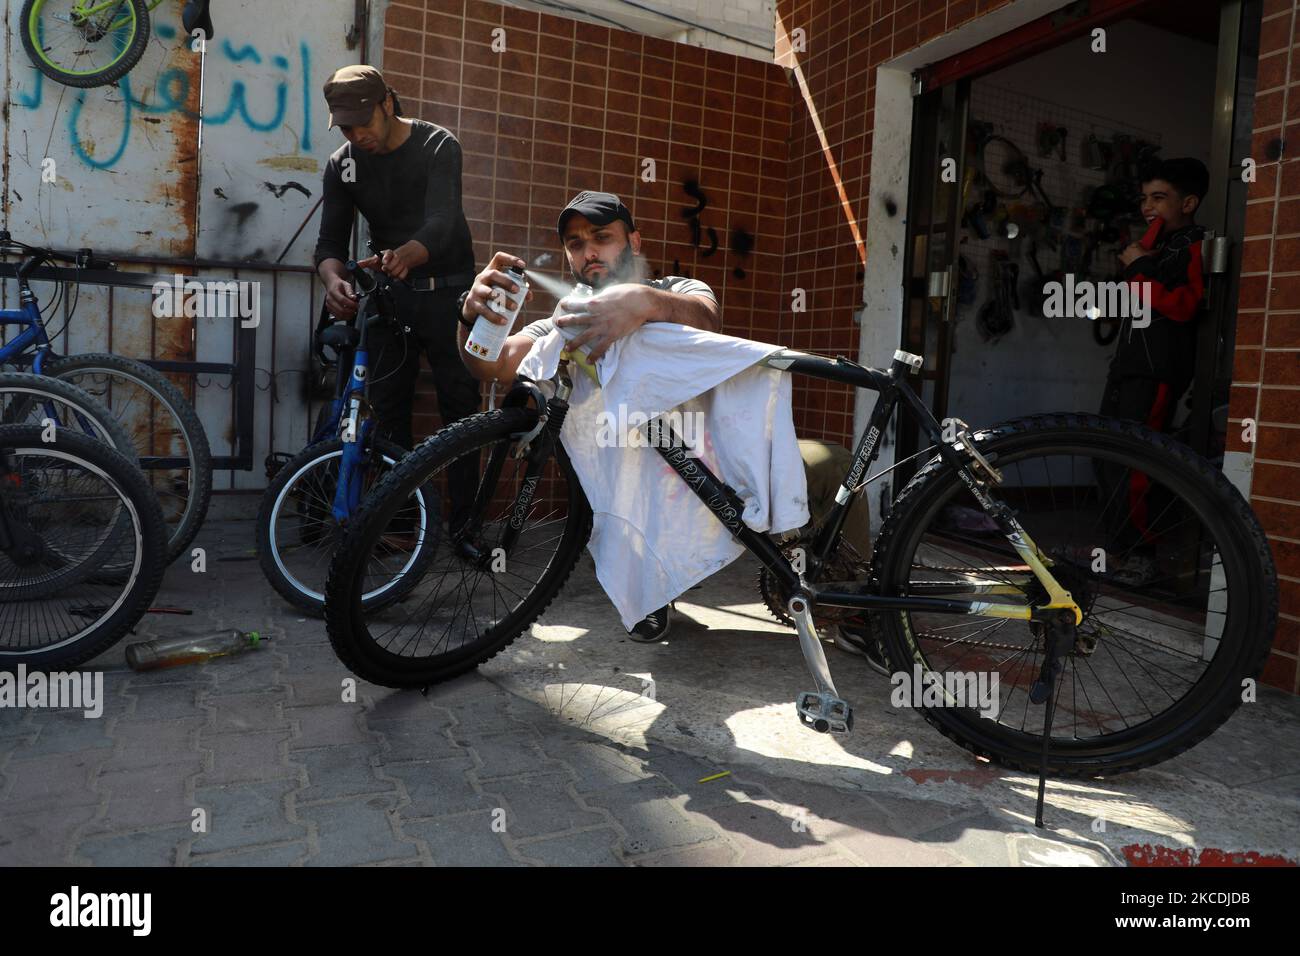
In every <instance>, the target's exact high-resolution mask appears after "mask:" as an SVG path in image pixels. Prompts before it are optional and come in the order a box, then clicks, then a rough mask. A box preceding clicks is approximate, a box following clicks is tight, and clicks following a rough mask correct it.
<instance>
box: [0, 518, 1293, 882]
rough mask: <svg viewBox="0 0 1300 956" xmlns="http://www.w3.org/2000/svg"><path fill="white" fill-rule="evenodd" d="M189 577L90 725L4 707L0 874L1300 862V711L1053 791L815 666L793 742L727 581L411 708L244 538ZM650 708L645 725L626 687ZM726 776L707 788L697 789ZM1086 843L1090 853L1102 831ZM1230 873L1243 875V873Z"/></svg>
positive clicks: (109, 664)
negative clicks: (278, 587)
mask: <svg viewBox="0 0 1300 956" xmlns="http://www.w3.org/2000/svg"><path fill="white" fill-rule="evenodd" d="M197 544H198V545H201V546H203V547H205V548H206V550H207V555H208V570H207V572H205V573H204V574H194V573H191V572H190V570H189V569H188V567H185V566H178V567H174V568H172V569H171V570H170V571H169V572H168V577H167V581H166V583H165V586H164V591H163V593H162V594H161V595H160V597H159V601H158V603H160V604H170V605H179V606H183V607H189V608H192V609H193V610H194V614H193V616H191V617H170V616H168V617H164V616H161V615H150V616H148V617H147V618H146V619H145V621H144V622H142V624H141V626H140V628H139V632H138V634H137V635H136V636H135V637H129V638H128V639H127V640H126V641H123V642H122V643H121V644H119V645H118V646H117V647H114V648H112V649H110V650H109V651H108V652H106V653H105V654H103V655H102V656H101V657H99V658H98V659H96V660H95V661H92V662H90V664H88V665H87V668H88V669H92V670H97V671H102V673H103V675H104V687H105V695H106V699H105V702H104V711H103V715H102V716H101V717H99V718H97V719H85V718H83V717H82V716H81V715H80V713H70V712H59V711H51V710H36V709H27V710H17V709H0V865H8V866H12V865H51V864H71V865H146V866H152V865H158V866H298V865H301V866H339V865H357V866H398V865H410V864H419V865H440V866H456V865H491V866H626V865H637V866H728V865H744V866H769V865H780V866H785V865H790V866H822V865H846V866H888V865H914V866H969V865H1004V866H1010V865H1020V866H1027V865H1082V866H1116V865H1120V866H1122V865H1127V864H1129V863H1131V862H1133V861H1134V860H1135V859H1138V858H1145V857H1150V856H1152V855H1157V856H1159V855H1161V854H1163V853H1165V852H1166V851H1171V852H1180V851H1188V850H1190V851H1191V859H1193V860H1195V859H1197V858H1198V854H1199V853H1202V852H1205V851H1223V852H1226V853H1229V854H1234V853H1235V854H1241V855H1242V859H1243V860H1244V861H1245V862H1249V861H1251V860H1254V859H1260V858H1262V859H1266V860H1271V861H1276V862H1291V863H1295V862H1296V861H1298V860H1300V800H1298V799H1297V793H1298V792H1300V786H1298V785H1300V734H1297V730H1300V705H1298V703H1297V701H1296V700H1295V699H1294V698H1291V697H1287V696H1285V695H1282V694H1276V693H1273V692H1271V691H1264V692H1263V693H1262V694H1261V699H1260V702H1259V703H1257V704H1254V705H1251V706H1247V707H1244V708H1243V709H1242V711H1241V712H1240V713H1239V714H1238V715H1236V716H1235V717H1234V718H1233V719H1232V720H1231V721H1230V722H1229V723H1228V724H1227V725H1226V726H1225V727H1224V728H1223V729H1222V730H1220V731H1219V732H1218V733H1216V734H1215V736H1214V737H1212V738H1210V740H1208V741H1206V742H1205V743H1203V744H1201V745H1200V746H1198V747H1197V748H1195V749H1194V750H1192V751H1190V752H1189V753H1188V754H1185V755H1183V756H1181V757H1179V758H1176V759H1175V760H1173V761H1169V762H1167V763H1165V764H1162V765H1160V766H1159V767H1157V768H1154V769H1152V770H1148V771H1143V772H1141V773H1137V774H1130V775H1127V776H1123V777H1118V778H1115V779H1113V780H1107V781H1088V782H1073V783H1068V784H1066V783H1062V784H1053V785H1052V786H1051V788H1050V789H1049V795H1050V800H1049V805H1048V812H1047V817H1048V824H1049V828H1048V829H1047V830H1045V831H1039V830H1035V829H1034V827H1033V826H1032V815H1033V795H1034V787H1035V782H1034V780H1033V779H1032V778H1029V777H1026V776H1024V775H1020V774H1016V773H1012V772H1008V771H1002V770H999V769H997V768H992V767H990V766H988V765H987V764H980V763H976V762H975V761H974V760H972V759H970V758H969V757H968V756H967V755H965V754H964V752H962V751H961V750H959V749H957V748H955V747H954V746H953V745H952V744H951V743H950V742H948V741H947V740H945V739H944V738H942V737H941V736H939V735H938V734H937V732H935V731H933V730H932V729H931V728H930V727H929V725H927V724H926V723H925V722H924V721H922V720H921V719H920V718H919V717H918V716H917V715H915V714H913V713H911V712H909V711H900V710H898V709H895V708H891V707H890V706H889V705H888V700H887V698H888V693H887V691H888V684H887V683H886V682H885V680H884V678H880V677H877V676H876V675H874V674H871V673H870V672H869V671H867V670H866V668H865V667H862V666H861V665H860V664H857V663H856V661H855V659H853V658H850V657H846V656H844V655H842V654H837V653H836V652H834V651H830V652H828V653H830V654H831V655H832V656H831V663H832V667H833V668H834V669H835V673H836V677H837V681H839V682H840V690H841V692H842V693H844V694H845V695H846V696H848V697H850V699H852V700H853V701H854V703H855V704H856V705H857V707H858V726H857V729H855V732H854V734H853V735H852V736H851V737H849V738H845V739H838V738H837V739H832V738H829V737H821V736H818V735H816V734H813V733H811V732H810V731H807V730H805V729H803V728H801V727H799V726H798V725H797V723H796V721H795V718H794V716H793V705H792V701H793V698H794V695H795V693H796V692H797V691H799V690H802V689H806V685H807V684H808V683H809V682H808V678H807V676H806V675H805V674H804V673H803V669H802V664H801V661H800V657H799V652H798V647H797V642H796V641H795V639H794V637H793V635H792V632H791V631H789V630H788V629H786V628H782V627H781V626H779V625H777V624H775V623H774V622H772V621H771V620H770V619H769V618H768V617H767V616H766V614H765V612H764V611H763V608H762V606H761V604H760V603H758V598H757V595H756V592H755V590H754V588H753V587H752V567H750V566H748V565H738V566H733V568H731V569H729V570H728V571H726V572H724V573H723V574H721V575H719V576H718V577H717V578H715V579H713V580H711V581H709V582H706V584H705V585H704V586H702V587H701V588H700V589H698V590H695V591H692V592H690V594H689V595H688V596H687V597H688V598H689V599H688V600H683V601H681V602H679V605H678V607H679V611H680V614H679V615H678V619H677V622H676V623H675V625H674V632H673V635H671V637H672V639H671V640H669V641H667V642H665V643H662V644H658V645H640V644H635V643H633V642H630V641H627V640H626V639H625V635H624V634H623V632H622V630H621V628H619V626H618V622H617V620H616V618H615V616H614V613H613V610H612V608H610V607H609V605H608V601H607V600H605V598H604V596H603V594H602V593H601V592H600V590H599V586H598V585H596V583H595V581H594V577H593V576H592V574H591V570H590V567H589V564H588V563H587V562H586V560H585V559H584V563H583V565H582V566H581V567H580V569H579V571H578V572H577V573H576V575H575V579H574V580H573V581H571V582H570V584H569V586H568V589H567V593H566V595H565V597H564V598H563V599H562V600H561V601H559V602H557V604H556V605H555V606H554V607H553V608H552V609H551V611H550V612H548V614H547V616H546V618H545V619H544V620H543V622H542V624H541V625H539V626H538V627H537V628H536V629H535V630H534V632H533V633H531V634H529V635H526V636H524V637H521V638H520V639H519V640H518V641H517V642H516V643H515V645H513V646H512V647H511V648H510V650H509V651H508V652H507V653H505V654H502V655H501V656H499V657H498V658H497V659H495V660H494V661H492V662H491V663H489V664H488V665H485V666H484V667H482V668H480V670H479V671H478V672H477V673H473V674H470V675H468V676H466V677H463V678H461V679H458V680H456V681H454V682H451V683H449V684H445V685H441V686H438V687H436V688H433V689H431V690H430V692H429V694H428V695H427V696H423V695H421V694H420V693H418V692H399V691H391V690H388V689H386V688H380V687H376V686H373V685H370V684H367V683H365V682H359V683H358V685H357V695H356V700H355V702H344V700H343V699H342V698H343V694H342V690H341V688H342V685H343V681H344V679H345V678H347V677H349V674H348V672H347V671H346V670H345V669H344V668H343V666H342V665H341V664H340V663H339V662H338V660H337V658H336V657H335V656H334V654H333V652H332V651H331V649H330V646H329V643H328V641H327V639H326V636H325V633H324V628H323V625H322V624H321V623H320V622H319V621H316V620H313V619H309V618H303V617H302V616H301V615H300V614H299V613H297V612H296V611H294V610H293V609H292V608H289V607H288V606H287V605H285V604H284V603H283V602H282V601H281V600H280V598H279V597H278V596H277V595H276V594H275V593H274V592H273V591H272V590H271V589H270V587H269V586H268V585H266V584H265V582H264V581H263V579H262V576H261V572H260V570H259V567H258V565H257V562H256V560H255V559H253V558H252V554H251V548H252V546H253V526H252V523H251V522H247V521H212V522H209V524H208V525H207V526H206V527H205V528H204V530H203V532H202V534H201V536H200V539H199V541H198V542H197ZM221 628H239V629H242V630H253V629H256V630H259V631H261V632H262V633H264V634H268V635H269V636H270V637H271V642H270V644H269V645H268V646H264V647H263V648H262V649H260V650H258V651H256V652H255V653H250V654H245V655H242V656H240V657H236V658H228V659H223V660H217V661H213V662H211V663H208V664H206V665H201V666H194V667H187V668H178V669H175V670H170V671H164V672H160V673H154V674H135V673H133V672H132V671H130V670H129V669H127V667H126V664H125V659H124V656H123V649H124V647H125V645H126V643H128V642H129V641H131V640H141V639H148V638H151V637H157V636H168V635H172V634H176V633H183V632H194V633H207V632H209V631H214V630H217V629H221ZM651 686H653V687H654V694H653V697H654V699H653V700H651V699H650V696H649V688H650V687H651ZM719 775H722V776H719ZM1099 827H1100V829H1099ZM1249 854H1254V856H1248V855H1249Z"/></svg>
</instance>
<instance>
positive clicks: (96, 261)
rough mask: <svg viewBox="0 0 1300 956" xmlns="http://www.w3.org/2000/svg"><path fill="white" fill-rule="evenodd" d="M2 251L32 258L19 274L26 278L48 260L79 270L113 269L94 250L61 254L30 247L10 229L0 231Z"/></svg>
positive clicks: (83, 249)
mask: <svg viewBox="0 0 1300 956" xmlns="http://www.w3.org/2000/svg"><path fill="white" fill-rule="evenodd" d="M0 251H3V252H20V253H22V254H23V255H25V256H30V257H31V258H30V259H29V260H28V261H27V262H25V263H24V264H23V266H22V267H21V268H20V269H19V273H20V274H21V275H23V276H24V277H25V276H26V275H27V274H28V273H30V272H31V271H32V270H33V269H35V268H36V267H37V266H38V265H40V264H41V263H42V262H46V261H47V260H51V259H53V260H57V261H59V262H67V263H70V264H72V265H75V266H76V267H77V268H78V269H112V268H113V263H112V262H111V261H110V260H108V259H101V258H99V257H98V256H96V255H95V252H94V250H93V249H90V248H86V247H83V248H81V249H78V250H77V251H76V252H75V253H73V252H59V251H58V250H56V249H46V248H44V247H43V246H29V245H27V243H25V242H19V241H18V240H17V239H15V238H13V236H11V235H10V234H9V230H8V229H0Z"/></svg>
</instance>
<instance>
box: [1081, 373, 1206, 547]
mask: <svg viewBox="0 0 1300 956" xmlns="http://www.w3.org/2000/svg"><path fill="white" fill-rule="evenodd" d="M1188 384H1189V379H1188V378H1187V377H1183V378H1180V379H1179V380H1178V381H1173V382H1168V381H1161V380H1159V379H1157V378H1150V377H1136V376H1127V375H1123V374H1119V373H1117V372H1115V371H1112V372H1111V374H1110V375H1109V376H1108V377H1107V379H1106V391H1105V393H1104V394H1103V395H1102V400H1101V408H1100V409H1099V411H1100V413H1101V414H1102V415H1105V416H1108V417H1111V418H1122V419H1126V420H1128V421H1135V422H1141V423H1142V424H1143V425H1146V426H1147V427H1148V428H1151V429H1154V430H1155V431H1164V430H1165V429H1166V428H1168V426H1169V423H1170V421H1172V420H1173V416H1174V412H1175V410H1176V403H1177V401H1178V400H1179V399H1180V398H1182V396H1183V392H1185V391H1186V390H1187V386H1188ZM1093 465H1094V471H1095V472H1096V475H1097V486H1098V491H1099V492H1100V493H1101V503H1102V505H1103V507H1104V508H1105V511H1104V514H1103V519H1104V520H1103V526H1104V527H1105V528H1106V530H1107V532H1108V534H1109V537H1110V540H1109V541H1108V542H1107V543H1106V548H1107V550H1108V551H1111V550H1117V551H1119V552H1122V553H1126V552H1128V551H1130V550H1133V549H1134V548H1140V547H1142V546H1144V545H1151V544H1153V543H1154V541H1155V539H1156V538H1157V537H1158V536H1159V534H1160V533H1161V532H1162V531H1163V530H1164V529H1165V528H1167V527H1168V526H1169V525H1171V524H1173V523H1174V521H1175V519H1176V518H1179V517H1182V515H1181V514H1180V513H1175V512H1173V511H1172V510H1171V508H1170V502H1171V498H1170V496H1169V493H1168V491H1166V490H1165V489H1164V487H1163V486H1160V485H1155V486H1153V485H1152V483H1151V481H1150V479H1149V478H1148V477H1147V476H1146V475H1144V474H1140V473H1136V472H1133V471H1131V470H1130V469H1128V468H1125V467H1124V466H1122V465H1117V464H1115V463H1114V462H1103V461H1100V460H1094V462H1093Z"/></svg>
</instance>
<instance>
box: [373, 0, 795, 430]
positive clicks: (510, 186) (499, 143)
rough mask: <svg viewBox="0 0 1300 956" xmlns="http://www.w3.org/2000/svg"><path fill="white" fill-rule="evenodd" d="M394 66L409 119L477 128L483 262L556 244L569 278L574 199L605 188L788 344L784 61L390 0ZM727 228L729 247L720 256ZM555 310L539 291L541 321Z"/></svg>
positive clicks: (483, 9) (665, 255)
mask: <svg viewBox="0 0 1300 956" xmlns="http://www.w3.org/2000/svg"><path fill="white" fill-rule="evenodd" d="M494 28H503V29H504V30H505V34H504V40H505V47H506V49H505V52H494V51H493V49H492V40H493V34H492V31H493V29H494ZM383 69H384V75H385V77H386V78H387V79H388V81H389V83H390V84H391V85H392V86H393V87H394V88H395V89H396V90H397V91H398V94H399V96H400V97H401V98H402V103H403V107H404V109H405V110H406V112H407V114H408V115H410V116H416V117H420V118H422V119H426V120H429V121H430V122H434V123H438V124H440V125H442V126H446V127H447V128H448V129H450V130H451V131H452V132H453V133H455V134H456V136H457V137H458V138H459V139H460V142H461V146H462V148H463V150H464V177H463V182H464V206H465V214H466V217H467V218H468V220H469V225H470V231H471V232H472V234H473V237H474V256H475V260H476V261H477V262H478V263H479V264H480V265H482V264H485V263H486V262H487V261H488V259H489V258H490V257H491V255H492V253H493V252H495V251H497V250H508V251H510V252H513V253H515V254H517V255H519V256H520V257H522V258H524V259H525V260H527V261H529V262H533V261H534V260H535V259H536V257H537V256H539V255H541V254H542V253H551V254H552V255H553V256H554V257H555V258H554V260H553V264H552V266H551V267H549V268H547V269H546V270H545V271H548V272H551V273H552V274H557V275H558V274H559V268H558V267H559V263H560V262H562V257H561V250H560V245H559V240H558V237H557V236H556V233H555V220H556V216H557V214H558V213H559V210H560V209H562V208H563V206H564V204H565V203H566V202H568V200H569V198H570V197H571V196H572V195H573V194H574V193H576V192H578V191H580V190H583V189H604V190H607V191H610V192H615V193H618V194H619V195H620V196H622V197H623V200H624V202H626V203H627V204H628V206H629V208H630V209H631V210H632V215H633V216H634V217H635V219H636V221H637V226H638V228H639V230H640V232H641V236H642V239H643V241H644V243H643V247H642V251H643V253H644V255H645V256H646V258H647V259H648V261H649V263H650V265H651V266H652V267H653V268H655V269H658V270H660V271H661V272H664V273H668V272H671V271H673V263H674V261H676V262H678V263H679V265H680V271H681V272H684V273H687V274H689V275H691V276H694V277H695V278H699V279H702V280H704V281H705V282H707V283H709V285H710V286H712V288H713V290H714V292H715V294H716V295H717V296H718V300H719V302H720V303H721V305H722V308H723V315H724V322H725V327H726V330H727V331H728V332H730V333H733V334H736V335H743V336H753V337H757V338H770V337H771V335H772V332H773V330H774V329H775V328H776V321H777V319H776V317H777V313H778V309H779V296H780V287H781V264H782V253H783V250H784V246H785V235H784V233H785V222H786V207H785V192H786V179H787V173H786V148H787V144H786V135H787V130H788V126H789V115H790V109H791V94H790V86H789V84H788V82H787V81H786V77H785V73H784V71H782V70H781V68H780V67H778V66H776V65H775V64H765V63H761V62H759V61H757V60H753V59H748V58H742V57H736V56H733V55H730V54H725V53H718V52H716V51H713V50H703V49H700V48H698V47H693V46H687V45H683V44H676V43H671V42H669V41H667V40H660V39H656V38H653V37H643V36H640V35H638V34H633V33H627V32H624V31H620V30H614V29H609V28H605V27H602V26H596V25H591V24H587V23H578V24H575V21H573V20H570V19H565V18H562V17H555V16H550V15H548V14H537V13H533V12H530V11H525V10H519V9H515V8H509V7H504V6H501V5H499V4H496V3H490V2H479V0H465V2H463V3H462V2H461V0H429V2H428V3H427V4H425V3H421V2H418V0H413V2H409V3H397V2H395V3H392V4H390V5H389V7H388V11H387V19H386V30H385V36H384V54H383ZM646 159H653V160H654V161H655V167H656V168H655V174H656V179H655V180H654V181H652V182H647V181H645V180H644V179H643V175H642V174H643V171H644V169H645V167H644V165H643V160H646ZM687 179H692V180H695V181H696V182H698V183H699V185H700V188H701V189H702V190H703V193H704V195H705V197H706V199H707V205H706V207H705V208H704V210H703V211H702V212H700V213H699V215H698V219H699V221H700V224H701V234H702V241H701V244H700V246H699V247H695V246H693V245H692V242H691V239H692V234H691V228H690V225H689V223H688V221H687V219H686V218H684V217H683V216H682V214H681V213H682V210H683V209H684V208H690V207H693V206H695V205H696V201H695V200H693V199H690V198H689V197H688V196H687V194H686V193H685V191H684V190H683V187H682V183H683V182H684V181H685V180H687ZM710 228H712V229H713V230H714V231H715V233H716V236H717V242H718V245H717V249H716V251H715V252H714V253H713V254H712V255H706V253H707V252H708V250H709V247H710V245H711V243H710V240H709V233H708V230H709V229H710ZM733 230H743V231H744V232H745V233H746V234H748V235H749V236H751V237H752V238H753V249H752V251H751V252H750V253H749V254H748V255H746V256H743V257H742V256H740V255H739V254H737V253H736V252H735V251H733V249H732V233H733ZM737 268H739V269H740V270H742V271H743V277H741V276H739V275H738V274H737V272H736V269H737ZM553 307H554V301H553V300H552V299H551V298H550V297H549V296H546V295H544V294H539V295H537V296H536V298H535V300H534V307H533V308H532V309H531V311H529V312H528V313H527V314H526V318H527V319H528V320H531V319H537V318H545V317H546V316H547V315H549V314H550V312H551V310H552V309H553ZM426 384H427V383H426ZM425 407H428V406H427V404H426V405H425ZM416 425H417V428H416V431H417V434H421V433H425V432H428V431H432V430H433V429H434V428H435V427H436V426H437V418H436V416H435V415H433V414H432V412H431V411H429V412H427V413H424V414H422V415H421V416H420V417H419V418H418V419H417V422H416Z"/></svg>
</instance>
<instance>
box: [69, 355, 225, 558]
mask: <svg viewBox="0 0 1300 956" xmlns="http://www.w3.org/2000/svg"><path fill="white" fill-rule="evenodd" d="M45 371H46V373H47V374H49V375H52V376H54V377H55V378H61V379H72V380H73V381H74V382H75V380H76V379H75V377H76V376H78V375H82V374H86V373H90V374H96V373H98V374H105V375H114V376H119V377H121V378H125V379H127V380H129V381H134V382H135V383H136V384H137V385H139V386H140V387H142V388H144V389H145V390H146V391H148V392H150V393H151V394H152V395H153V397H154V398H155V399H156V400H157V401H158V402H159V403H160V404H161V405H162V406H163V407H164V408H165V409H166V410H167V412H168V413H169V414H170V415H171V417H172V419H173V420H174V422H175V423H176V427H177V430H178V431H179V432H180V433H181V436H182V437H183V438H184V439H185V444H186V447H188V449H189V458H190V468H189V473H190V478H189V487H190V494H189V498H188V499H187V501H186V503H185V509H184V511H183V512H182V513H181V515H180V517H179V520H177V521H170V520H169V521H168V522H167V524H168V529H169V530H168V541H167V561H168V563H170V562H172V561H174V560H175V559H176V558H177V557H178V556H179V555H181V554H182V553H183V552H184V551H185V549H186V548H188V547H189V545H190V542H192V541H193V540H194V537H195V535H197V534H198V533H199V528H200V527H202V525H203V519H204V518H205V517H206V516H207V513H208V504H209V502H210V501H211V498H212V452H211V449H210V448H209V446H208V436H207V433H206V432H205V431H204V430H203V423H202V422H200V421H199V416H198V415H197V414H196V413H195V411H194V408H193V406H192V405H190V403H189V402H188V401H187V400H186V399H185V396H184V395H183V394H181V390H180V389H179V388H177V387H176V386H175V385H173V384H172V383H171V382H170V381H169V380H168V379H167V378H166V377H165V376H164V375H163V374H162V373H161V372H159V371H157V370H155V369H153V368H150V367H149V366H148V365H145V364H144V363H143V362H139V361H136V360H135V359H129V358H125V357H124V356H121V355H112V354H109V353H99V352H88V353H84V354H81V355H69V356H66V357H63V358H56V359H52V360H51V361H50V362H48V363H46V365H45ZM83 387H84V386H83ZM155 493H157V492H156V489H155Z"/></svg>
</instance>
